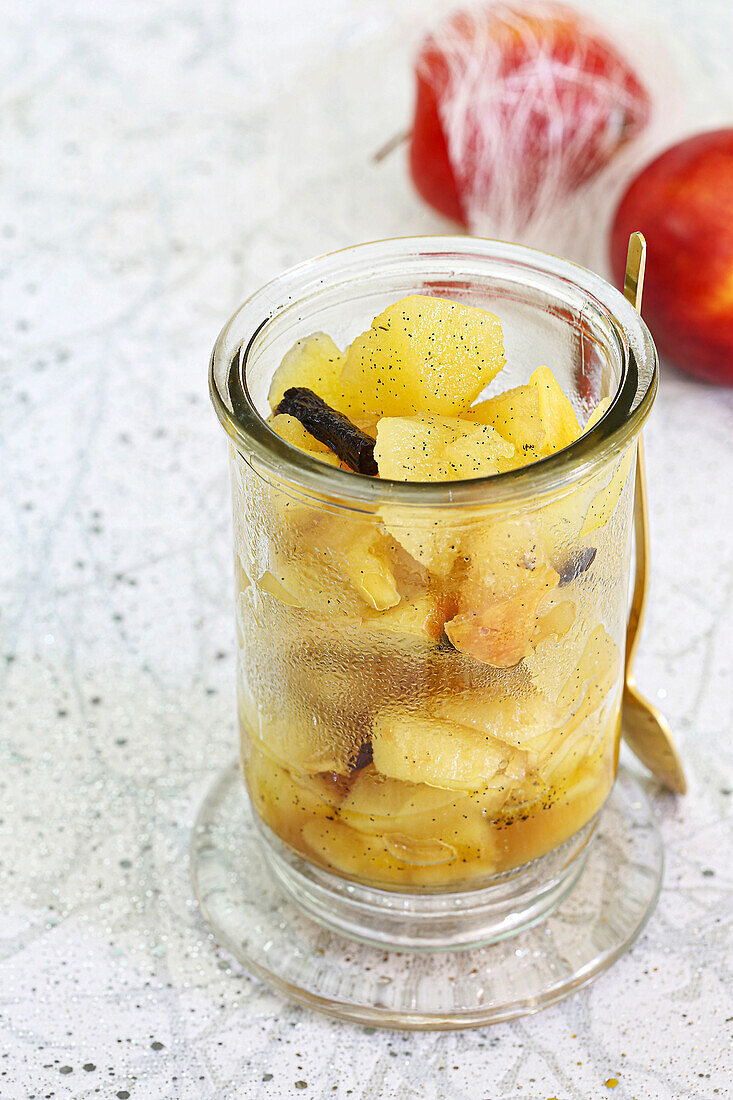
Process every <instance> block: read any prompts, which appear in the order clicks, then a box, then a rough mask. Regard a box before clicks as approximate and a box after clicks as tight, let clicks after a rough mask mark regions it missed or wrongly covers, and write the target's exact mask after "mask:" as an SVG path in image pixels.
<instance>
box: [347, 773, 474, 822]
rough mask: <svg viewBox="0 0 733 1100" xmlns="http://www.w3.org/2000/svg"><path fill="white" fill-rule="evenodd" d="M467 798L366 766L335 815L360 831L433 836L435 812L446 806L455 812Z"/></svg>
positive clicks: (462, 793)
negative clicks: (395, 777)
mask: <svg viewBox="0 0 733 1100" xmlns="http://www.w3.org/2000/svg"><path fill="white" fill-rule="evenodd" d="M467 798H468V792H467V791H449V790H444V789H441V788H439V787H428V786H426V785H425V784H424V783H406V782H404V781H403V780H400V779H392V778H390V777H389V776H386V775H381V774H380V773H379V772H377V771H376V769H375V768H374V767H367V768H364V769H363V770H362V771H360V772H359V773H358V774H357V775H356V777H355V778H354V780H353V781H352V784H351V788H350V790H349V793H348V794H347V796H346V798H345V799H344V801H343V803H342V805H341V808H340V812H339V816H340V817H342V818H343V819H344V820H345V821H346V822H347V823H348V824H349V825H351V826H352V827H354V828H356V829H361V830H362V831H364V832H369V833H381V832H400V831H402V832H408V833H409V834H410V835H411V836H434V835H435V834H436V829H435V825H434V821H435V818H436V815H437V813H438V812H439V811H443V810H445V809H446V808H448V807H450V808H453V807H455V808H456V809H458V808H459V807H460V805H461V803H462V802H463V800H465V799H467Z"/></svg>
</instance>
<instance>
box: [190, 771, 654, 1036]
mask: <svg viewBox="0 0 733 1100" xmlns="http://www.w3.org/2000/svg"><path fill="white" fill-rule="evenodd" d="M662 866H663V854H662V841H661V837H660V835H659V831H658V829H657V827H656V824H655V821H654V817H653V814H652V810H651V807H650V805H649V802H648V800H647V798H646V795H645V794H644V792H643V790H642V789H641V787H640V786H639V784H638V783H637V782H636V780H635V779H633V778H632V776H631V775H630V774H629V773H628V772H627V771H625V770H624V769H621V770H620V771H619V774H618V778H617V780H616V784H615V786H614V789H613V791H612V793H611V795H610V797H609V799H608V801H607V802H606V805H605V807H604V809H603V812H602V814H601V817H600V820H599V823H598V826H597V828H596V835H595V838H594V840H593V843H592V844H591V845H590V846H589V850H588V856H587V860H586V863H585V867H584V868H583V870H582V873H581V874H580V876H579V878H578V880H577V883H576V884H575V886H574V887H573V889H572V890H571V892H570V893H569V894H568V895H567V896H566V897H565V898H564V899H563V900H562V901H561V903H560V904H559V905H558V906H557V908H556V909H555V910H554V912H552V913H551V914H550V916H548V917H546V918H545V919H544V920H542V921H541V922H540V923H538V924H536V925H535V926H534V927H532V928H529V929H527V930H525V931H523V932H520V933H518V934H517V935H516V936H513V937H512V938H510V939H504V940H502V941H500V942H498V943H492V944H490V945H488V946H484V947H474V948H470V949H468V950H462V951H451V952H433V953H420V952H414V951H410V952H405V951H394V950H385V949H383V948H377V947H369V946H366V945H364V944H361V943H357V942H355V941H353V940H351V939H347V938H346V937H344V936H342V935H339V934H338V933H335V932H332V931H328V930H326V929H325V928H323V927H321V925H319V924H316V923H315V922H314V921H313V920H311V919H310V918H309V917H306V916H305V915H304V914H303V913H302V912H301V910H300V909H299V908H298V907H297V905H296V904H295V903H294V902H293V901H292V900H290V898H289V897H288V896H287V895H286V894H285V893H283V892H282V889H281V887H279V886H278V884H277V882H276V880H275V878H274V876H273V874H272V871H271V869H270V868H269V866H268V864H267V859H266V850H265V847H264V844H263V841H262V839H261V837H260V835H259V832H258V830H257V827H256V825H255V822H254V820H253V815H252V810H251V808H250V804H249V799H248V796H247V793H246V790H245V787H244V783H243V781H242V778H241V775H240V772H239V769H238V767H237V765H236V764H233V765H231V766H230V767H229V768H227V769H226V770H225V771H224V772H223V773H222V774H221V775H220V776H219V777H218V779H217V780H216V782H215V783H214V785H213V787H212V788H211V790H210V791H209V794H208V795H207V797H206V799H205V800H204V803H203V805H202V807H201V810H200V812H199V816H198V819H197V821H196V825H195V827H194V831H193V838H192V843H191V873H192V877H193V884H194V889H195V891H196V895H197V897H198V900H199V903H200V905H201V909H202V912H203V915H204V917H205V919H206V921H207V922H208V924H209V925H210V927H211V929H212V931H213V933H214V936H215V937H216V939H217V940H218V942H219V943H220V944H221V946H222V947H223V948H224V950H225V951H227V952H228V953H229V954H230V955H232V956H234V958H235V959H237V960H238V961H239V962H240V963H241V964H242V965H243V966H244V967H245V969H246V970H247V971H248V972H249V973H250V974H252V975H253V976H254V977H256V978H259V979H260V980H261V981H262V982H264V983H265V984H267V985H269V986H270V987H272V988H273V989H275V990H277V991H278V992H280V993H282V994H283V995H284V996H286V997H289V998H291V1000H294V1001H297V1002H298V1003H299V1004H303V1005H308V1006H309V1007H311V1008H315V1009H318V1010H319V1011H321V1012H325V1013H328V1014H329V1015H331V1016H336V1017H339V1018H341V1019H345V1020H352V1021H356V1022H358V1023H362V1024H367V1025H371V1026H372V1027H391V1028H413V1029H422V1030H437V1029H449V1028H461V1027H478V1026H481V1025H484V1024H490V1023H499V1022H501V1021H504V1020H511V1019H514V1018H515V1017H517V1016H523V1015H527V1014H529V1013H532V1012H537V1011H538V1010H539V1009H540V1008H544V1007H545V1006H546V1005H550V1004H553V1003H554V1002H555V1001H559V1000H562V999H563V998H564V997H567V996H568V995H569V994H570V993H573V992H574V991H575V990H576V989H580V988H582V987H583V986H584V985H587V984H588V983H589V982H591V981H593V980H594V978H596V977H598V975H599V974H601V973H602V972H603V971H604V970H606V969H607V968H608V967H609V966H611V964H612V963H613V962H614V961H615V960H616V959H617V958H618V957H619V956H620V955H622V954H623V953H624V951H626V950H627V949H628V948H629V947H630V945H631V944H632V943H633V942H634V940H635V939H636V937H637V936H638V935H639V933H640V932H641V930H642V929H643V927H644V925H645V924H646V922H647V920H648V919H649V916H650V915H651V913H652V911H653V909H654V906H655V904H656V901H657V897H658V895H659V888H660V885H661V879H662Z"/></svg>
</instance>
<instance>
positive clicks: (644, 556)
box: [622, 233, 687, 794]
mask: <svg viewBox="0 0 733 1100" xmlns="http://www.w3.org/2000/svg"><path fill="white" fill-rule="evenodd" d="M645 265H646V241H645V240H644V238H643V236H642V235H641V233H632V234H631V236H630V238H629V251H628V255H627V257H626V277H625V279H624V296H625V297H626V298H627V299H628V300H629V301H630V302H631V304H632V305H633V306H634V308H635V309H637V310H638V311H639V312H640V313H641V292H642V289H643V286H644V267H645ZM634 542H635V546H636V577H635V580H634V595H633V598H632V601H631V611H630V613H629V626H628V630H627V632H626V667H625V674H624V698H623V716H622V729H623V737H624V740H625V741H626V744H627V745H628V746H629V748H630V749H631V751H632V752H633V753H634V755H635V756H636V757H637V758H638V759H639V760H641V762H642V764H644V765H645V766H646V767H647V768H648V769H649V771H650V772H651V773H652V775H654V776H655V777H656V778H657V779H658V780H659V782H660V783H661V784H662V785H663V786H665V787H667V788H668V789H669V790H670V791H676V792H677V793H678V794H684V793H685V791H686V790H687V781H686V779H685V773H684V771H683V769H682V761H681V760H680V755H679V753H678V751H677V748H676V746H675V743H674V739H673V737H672V731H671V729H670V728H669V723H668V722H667V719H666V718H665V717H664V715H663V714H662V713H661V711H659V710H657V708H656V707H655V706H653V704H652V703H650V702H649V700H648V699H645V698H644V696H643V695H642V694H641V692H640V691H639V690H638V689H637V687H636V681H635V679H634V672H633V665H634V658H635V657H636V650H637V647H638V644H639V635H640V633H641V626H642V622H643V620H644V608H645V605H646V595H647V589H648V587H649V523H648V519H647V502H646V476H645V473H644V451H643V447H642V442H641V436H639V442H638V444H637V451H636V492H635V495H634Z"/></svg>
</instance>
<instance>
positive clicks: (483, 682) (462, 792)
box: [234, 296, 632, 890]
mask: <svg viewBox="0 0 733 1100" xmlns="http://www.w3.org/2000/svg"><path fill="white" fill-rule="evenodd" d="M504 363H505V355H504V349H503V340H502V328H501V322H500V320H499V318H498V317H496V316H494V315H493V314H491V313H489V312H486V311H485V310H482V309H479V308H476V307H472V306H468V305H464V304H462V303H459V302H454V301H449V300H445V299H441V298H434V297H422V296H412V297H409V298H406V299H404V300H402V301H400V302H397V303H396V304H395V305H392V306H390V307H389V308H388V309H386V310H385V311H384V312H383V313H381V314H380V315H379V316H378V317H377V318H375V320H374V322H373V324H372V326H371V328H370V329H369V330H368V331H367V332H365V333H363V334H362V335H360V336H357V337H356V338H355V339H354V341H353V343H352V344H351V345H350V347H349V348H348V349H347V351H346V352H342V351H341V350H340V349H339V348H338V347H337V346H336V345H335V343H334V342H333V340H332V339H331V338H330V337H329V336H328V335H326V334H324V333H315V334H314V335H312V336H310V337H308V338H306V339H303V340H299V341H298V342H297V343H296V344H295V346H294V347H293V348H292V349H291V351H289V352H288V354H287V355H286V356H285V358H284V359H283V361H282V363H281V365H280V366H279V368H278V369H277V371H276V372H275V374H274V376H273V377H272V381H271V385H270V392H269V401H270V406H271V415H270V417H269V421H268V423H269V425H270V427H271V429H272V431H274V432H276V433H277V434H278V435H279V436H280V437H281V438H282V439H284V440H285V441H286V442H287V443H288V444H290V445H291V446H293V447H295V448H298V449H300V450H301V451H305V452H307V453H308V454H309V455H310V456H311V457H313V458H315V459H317V460H319V461H321V462H324V463H328V464H330V465H332V466H342V467H344V468H346V469H351V470H354V471H356V472H358V473H360V474H361V475H362V476H365V477H378V478H382V479H390V480H394V481H413V482H431V481H432V482H435V481H451V480H456V479H470V478H491V477H492V476H495V475H497V474H501V473H504V472H505V471H509V470H514V469H517V468H519V467H522V466H526V465H528V464H530V463H534V462H537V461H538V460H541V459H543V458H545V457H547V456H549V455H551V454H553V453H554V452H556V451H559V450H562V449H563V448H565V447H567V446H569V445H570V444H572V443H573V442H574V441H575V440H576V439H578V438H579V437H580V436H581V435H582V434H583V431H584V430H585V431H587V430H588V429H589V428H590V427H591V426H592V424H594V423H596V422H597V421H598V419H600V417H601V416H602V415H603V413H604V411H605V408H606V405H607V403H606V402H603V403H601V405H599V406H598V407H597V408H596V409H595V410H593V411H592V412H591V413H590V416H589V417H588V416H587V410H586V413H585V416H586V417H587V420H586V424H585V426H584V428H581V426H580V424H579V421H578V416H577V415H576V411H575V410H574V408H573V406H572V404H571V403H570V401H569V400H568V398H567V397H566V396H565V395H564V393H563V391H562V389H561V387H560V386H559V384H558V382H557V381H556V379H555V377H554V375H553V374H552V372H551V371H550V370H549V369H548V368H546V367H544V366H542V365H539V364H538V365H537V368H536V370H535V371H534V372H533V373H532V374H531V376H530V378H529V380H528V381H527V382H526V384H524V385H520V386H518V387H514V388H512V389H508V390H506V391H504V392H498V386H497V384H496V383H494V384H493V385H490V384H491V383H492V382H493V380H494V379H495V377H496V376H497V375H498V374H499V372H500V371H501V370H502V368H503V366H504ZM487 387H489V388H490V391H491V392H492V393H493V396H489V397H485V396H483V395H484V391H485V390H486V389H487ZM631 458H632V454H631V452H630V451H627V453H626V454H625V455H621V456H617V457H616V458H615V459H614V463H613V464H612V465H611V466H610V467H608V468H607V469H606V470H605V472H604V473H602V474H600V475H598V474H596V475H594V476H593V477H590V476H589V477H588V478H586V479H585V481H581V482H580V483H579V484H576V485H574V487H573V488H572V490H570V491H568V492H566V494H565V495H564V496H562V497H561V498H559V499H558V498H556V497H553V498H552V499H551V500H544V501H543V500H541V499H540V500H537V501H536V502H532V503H531V505H529V506H527V508H525V509H523V510H520V509H516V510H514V511H511V512H507V510H506V507H505V508H504V509H502V508H500V507H492V505H491V489H490V487H491V482H490V481H487V482H486V485H487V492H486V504H485V505H484V504H482V505H481V507H476V508H474V509H468V510H466V509H462V510H461V512H460V513H459V516H458V518H455V519H454V518H452V516H451V514H450V512H447V511H446V510H445V509H437V508H436V509H435V510H431V509H430V508H427V509H426V508H422V509H415V510H411V509H409V508H407V507H405V506H403V505H398V504H394V503H390V502H389V494H387V493H385V503H383V504H381V505H380V506H379V507H378V508H377V509H376V510H372V511H366V510H365V511H363V512H361V511H358V510H355V509H349V510H347V509H341V508H338V507H336V506H334V507H328V506H327V505H326V504H324V502H322V501H318V502H316V501H311V500H309V499H308V497H307V496H304V495H299V494H298V493H297V492H295V491H293V490H292V489H291V488H289V487H288V485H287V483H285V482H283V485H282V488H279V487H277V486H276V485H274V484H271V483H265V482H264V481H262V480H261V479H259V478H257V477H250V476H244V475H243V473H242V466H241V465H240V463H239V461H238V459H237V458H236V457H235V461H234V508H235V541H236V548H237V594H238V605H237V606H238V615H237V618H238V626H239V646H240V648H239V655H240V656H239V698H240V723H241V734H242V739H241V743H242V762H243V768H244V772H245V776H246V779H247V783H248V786H249V790H250V793H251V797H252V801H253V804H254V806H255V809H256V811H257V813H258V814H259V816H260V818H261V820H262V822H264V824H265V825H266V826H268V827H269V828H270V829H271V830H272V831H273V832H274V833H275V834H276V835H277V836H278V837H279V838H280V840H281V841H283V842H284V843H285V844H286V845H288V846H289V847H290V848H291V849H293V850H295V851H296V852H297V853H299V854H300V855H301V856H303V857H304V858H305V859H307V860H309V861H312V862H315V863H316V864H318V865H320V866H322V867H324V868H326V869H329V870H331V871H334V872H336V873H338V874H339V875H343V876H346V877H350V878H353V879H356V880H358V881H360V882H363V883H366V884H370V885H376V886H381V887H385V888H388V889H389V888H391V889H420V888H423V889H424V888H428V889H446V890H453V889H460V888H461V887H462V886H466V885H480V884H481V882H482V881H484V880H488V879H490V878H491V876H493V875H496V874H498V873H501V872H504V871H507V870H510V869H512V868H515V867H518V866H520V865H522V864H525V863H527V862H529V861H531V860H533V859H535V858H537V857H538V856H541V855H543V854H544V853H546V852H548V851H550V850H551V849H553V848H556V847H557V846H558V845H559V844H561V843H563V842H564V841H565V840H567V839H568V838H569V837H571V836H572V835H574V834H575V833H577V832H578V831H579V830H580V829H582V828H583V826H585V825H587V824H588V823H589V822H590V821H591V820H592V819H593V817H594V815H595V814H596V813H597V811H598V810H599V808H600V807H601V805H602V803H603V801H604V800H605V798H606V796H607V795H608V793H609V791H610V789H611V786H612V783H613V779H614V776H615V771H616V761H617V752H618V727H619V708H620V686H621V681H620V649H619V645H620V642H621V640H622V639H623V636H624V623H623V621H622V612H621V610H620V609H621V608H622V607H623V606H625V604H624V599H623V598H619V586H623V587H624V590H625V585H626V577H627V573H628V570H627V569H626V568H622V569H619V562H621V563H622V564H623V563H627V562H628V545H627V544H628V524H627V523H626V517H627V515H628V507H626V508H623V507H619V503H620V501H621V500H622V498H624V494H628V493H629V492H630V480H631V479H630V478H629V476H628V475H629V470H630V465H631ZM624 499H625V501H626V504H627V505H628V496H626V497H625V498H624ZM245 516H246V517H247V522H246V524H245V523H244V522H241V521H239V522H238V521H237V517H245Z"/></svg>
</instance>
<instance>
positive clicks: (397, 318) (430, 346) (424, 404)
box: [342, 295, 505, 416]
mask: <svg viewBox="0 0 733 1100" xmlns="http://www.w3.org/2000/svg"><path fill="white" fill-rule="evenodd" d="M504 362H505V359H504V347H503V343H502V332H501V322H500V321H499V318H498V317H496V316H495V315H494V314H493V313H488V312H487V311H486V310H483V309H477V308H476V307H475V306H466V305H463V304H461V303H459V302H452V301H448V300H447V299H445V298H431V297H426V296H422V295H412V296H411V297H409V298H403V299H402V301H400V302H396V303H395V304H394V305H391V306H389V307H388V308H387V309H385V310H384V312H383V313H380V314H379V316H378V317H375V318H374V321H373V322H372V327H371V328H370V329H369V330H368V331H367V332H364V333H362V335H361V336H358V337H357V338H356V340H354V342H353V344H352V345H351V347H350V348H349V349H348V351H347V353H346V363H345V365H344V369H343V374H342V382H343V384H344V386H345V388H346V390H347V392H348V393H349V395H350V399H351V400H353V401H354V411H355V412H358V411H364V412H379V413H381V414H382V415H383V416H410V415H411V414H413V413H414V412H415V410H417V409H419V410H420V412H421V413H423V414H425V415H432V414H437V415H445V416H451V415H456V414H458V413H461V412H464V411H465V410H466V409H467V408H468V407H469V405H471V404H472V402H473V401H475V399H476V398H477V397H478V395H479V394H480V393H481V391H482V390H483V389H484V387H485V386H486V385H488V383H489V382H490V381H491V380H492V378H493V377H494V376H495V375H496V374H497V373H498V372H499V371H500V370H501V368H502V367H503V366H504Z"/></svg>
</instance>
